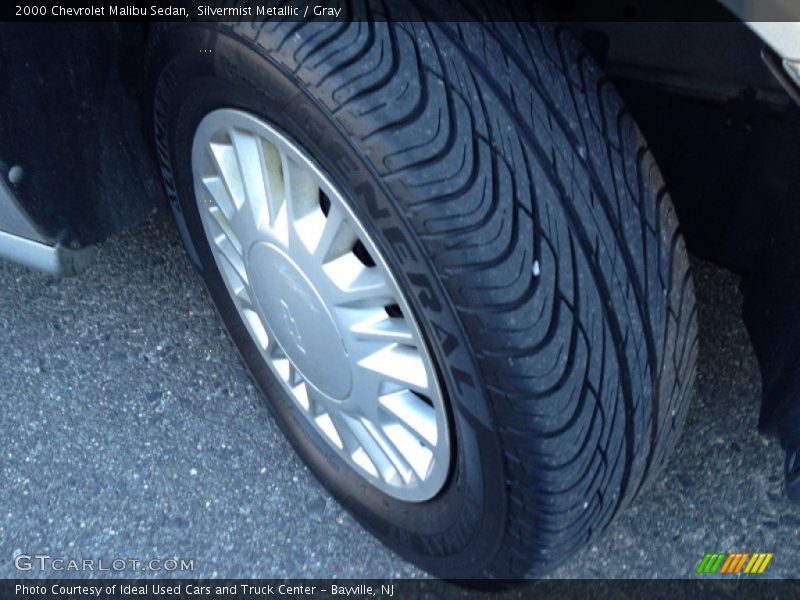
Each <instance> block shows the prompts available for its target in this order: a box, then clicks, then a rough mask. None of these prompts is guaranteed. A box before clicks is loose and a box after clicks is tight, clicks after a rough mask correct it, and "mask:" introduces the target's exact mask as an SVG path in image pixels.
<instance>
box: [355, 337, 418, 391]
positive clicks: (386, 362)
mask: <svg viewBox="0 0 800 600" xmlns="http://www.w3.org/2000/svg"><path fill="white" fill-rule="evenodd" d="M357 364H358V367H360V369H361V371H362V372H363V374H364V380H365V381H368V382H369V383H370V385H371V386H374V387H375V391H376V392H379V390H380V385H381V384H382V383H385V382H394V383H397V384H399V385H402V386H405V387H407V388H408V389H411V390H413V391H415V392H419V393H421V394H424V395H426V396H427V395H429V394H431V389H430V386H429V381H428V373H427V371H426V369H425V362H424V361H423V360H422V357H421V356H420V355H419V352H417V351H416V350H415V349H413V348H408V347H406V346H400V345H398V344H390V345H388V346H384V347H383V348H381V349H380V350H377V351H375V352H373V353H371V354H369V355H367V356H365V357H363V358H362V359H361V360H359V361H358V363H357Z"/></svg>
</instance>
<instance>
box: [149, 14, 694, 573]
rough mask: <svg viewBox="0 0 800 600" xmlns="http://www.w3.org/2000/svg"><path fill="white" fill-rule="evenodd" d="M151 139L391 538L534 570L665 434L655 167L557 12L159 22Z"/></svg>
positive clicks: (309, 456) (637, 479)
mask: <svg viewBox="0 0 800 600" xmlns="http://www.w3.org/2000/svg"><path fill="white" fill-rule="evenodd" d="M149 71H150V85H151V88H152V97H153V127H154V132H155V145H156V149H157V154H158V159H159V162H160V166H161V170H162V173H163V178H164V182H165V188H166V190H167V193H168V195H169V198H170V201H171V203H172V206H173V209H174V212H175V214H176V218H177V222H178V225H179V228H180V229H181V232H182V235H183V238H184V241H185V243H186V245H187V248H188V250H189V254H190V256H191V257H192V260H193V261H194V262H195V264H196V266H197V267H198V269H199V271H200V273H201V274H202V276H203V279H204V281H205V284H206V286H207V288H208V290H209V293H210V295H211V298H212V299H213V301H214V304H215V305H216V308H217V310H218V312H219V314H220V317H221V319H222V321H223V323H224V324H225V326H226V328H227V330H228V332H229V333H230V336H231V338H232V339H233V341H234V342H235V344H236V347H237V349H238V350H239V352H240V354H241V356H242V359H243V361H244V362H245V364H246V365H247V367H248V369H249V370H250V372H251V374H252V376H253V378H254V380H255V381H256V382H257V384H258V386H259V388H260V389H261V390H262V391H263V394H264V397H265V399H266V401H267V403H268V405H269V406H270V408H271V409H272V412H273V414H274V416H275V418H276V420H277V422H278V423H279V424H280V426H281V427H282V429H283V431H284V432H285V433H286V435H287V437H288V438H289V440H290V441H291V442H292V444H293V445H294V447H295V448H296V449H297V451H298V452H299V454H300V455H301V456H302V457H303V458H304V459H305V461H306V462H307V463H308V465H309V466H310V468H311V469H312V470H313V472H314V473H315V474H316V475H317V477H319V479H320V480H321V481H322V482H323V484H324V485H325V486H326V487H327V488H328V489H329V490H330V492H331V493H332V494H333V495H334V496H335V497H336V498H337V499H338V500H339V502H341V503H342V504H343V505H344V506H345V507H346V508H347V509H348V510H349V511H350V512H351V513H352V514H353V515H355V516H356V517H357V518H358V519H359V521H360V522H361V523H362V524H363V525H364V526H365V527H366V528H368V529H369V530H370V531H372V532H373V533H374V534H375V535H376V536H378V537H379V538H380V539H381V540H383V541H384V542H385V543H386V544H387V545H389V546H390V547H391V548H393V549H394V550H396V551H397V552H398V553H400V554H401V555H402V556H404V557H406V558H407V559H409V560H411V561H413V562H415V563H416V564H418V565H420V566H422V567H423V568H425V569H427V570H428V571H430V572H431V573H433V574H436V575H439V576H444V577H451V578H473V577H497V578H514V577H520V576H523V575H538V574H542V573H544V572H546V571H548V570H549V569H551V568H553V567H554V566H555V565H557V564H559V563H560V562H562V561H563V560H564V559H565V558H567V557H568V556H570V555H571V554H572V553H573V552H575V551H576V550H577V549H579V548H581V547H582V546H584V545H585V544H586V543H587V542H588V541H589V540H591V539H593V538H594V537H595V536H596V535H597V534H598V533H600V532H601V531H603V530H604V529H605V528H606V527H607V526H608V525H609V523H610V522H611V521H612V519H613V518H614V516H615V515H617V514H618V512H619V510H620V509H621V508H622V507H623V506H625V505H626V504H627V503H628V502H629V501H630V500H631V499H632V498H633V497H634V496H635V495H636V494H637V493H638V492H639V491H640V489H642V486H643V484H644V482H645V481H646V480H648V479H652V478H653V475H654V474H655V473H656V472H657V470H658V468H659V467H660V466H661V465H662V463H663V462H664V460H665V457H666V455H667V453H668V451H669V450H670V449H671V448H672V447H673V446H674V445H675V443H676V440H677V438H678V435H679V431H680V429H681V425H682V423H683V420H684V417H685V414H686V409H687V405H688V402H689V399H690V396H691V392H692V386H693V379H694V371H695V358H696V348H697V345H696V324H695V302H694V295H693V288H692V280H691V276H690V271H689V262H688V258H687V254H686V251H685V248H684V244H683V241H682V238H681V236H680V234H679V232H678V224H677V220H676V216H675V213H674V210H673V207H672V203H671V201H670V198H669V195H668V194H667V193H666V191H665V188H664V183H663V181H662V179H661V177H660V175H659V171H658V168H657V166H656V164H655V162H654V160H653V158H652V156H651V154H650V152H649V151H648V149H647V146H646V144H645V141H644V140H643V138H642V136H641V134H640V132H639V130H638V129H637V127H636V125H635V123H634V121H633V119H632V118H631V116H630V114H629V113H628V112H627V111H626V109H625V107H624V106H623V105H622V103H621V101H620V99H619V97H618V96H617V94H616V92H615V90H614V88H613V86H612V85H611V83H610V82H609V80H608V79H607V78H606V77H605V76H604V75H603V73H602V72H600V70H599V69H598V67H597V66H596V65H595V63H594V62H593V60H592V59H591V58H590V57H589V56H588V55H587V54H586V53H585V52H584V51H583V50H582V48H581V47H580V45H579V44H578V43H577V42H576V41H575V40H574V39H573V38H572V37H571V35H570V34H569V32H568V31H566V30H563V29H559V28H556V27H553V26H551V25H527V24H516V23H496V24H486V23H461V24H450V23H444V22H437V23H428V24H425V23H391V22H374V23H373V22H353V23H237V24H230V25H223V24H214V25H212V24H192V25H177V26H173V25H164V26H160V27H159V28H157V29H155V30H154V32H153V34H152V39H151V40H150V46H149Z"/></svg>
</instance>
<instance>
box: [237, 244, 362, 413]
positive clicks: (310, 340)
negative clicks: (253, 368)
mask: <svg viewBox="0 0 800 600" xmlns="http://www.w3.org/2000/svg"><path fill="white" fill-rule="evenodd" d="M247 276H248V278H249V280H250V285H251V289H252V290H253V291H254V292H255V296H256V297H255V299H254V301H255V303H256V305H257V306H258V308H259V310H260V312H261V316H262V317H263V318H264V321H265V322H266V323H267V326H268V328H269V330H270V332H271V333H272V335H273V336H274V337H275V338H276V339H277V341H278V344H280V346H281V348H282V349H283V351H284V352H285V353H286V356H287V357H288V358H289V360H290V361H291V362H292V363H293V364H294V366H295V368H296V369H298V370H299V371H300V372H301V373H302V375H303V377H304V378H305V379H306V381H307V382H309V383H311V385H313V386H314V387H315V388H317V389H318V390H319V391H320V392H322V393H323V394H325V395H327V396H329V397H331V398H334V399H336V400H342V399H344V398H346V397H347V396H348V395H349V394H350V390H351V387H352V375H351V372H350V364H349V362H348V359H347V349H346V348H345V345H344V342H343V341H342V336H341V335H340V334H339V329H338V328H337V326H336V323H335V322H334V320H333V317H332V316H331V314H330V312H329V311H328V309H327V307H326V306H325V303H324V302H323V301H322V298H321V297H320V295H319V293H318V292H317V290H316V289H315V288H314V286H313V284H312V283H311V282H310V281H309V279H308V278H307V277H306V276H305V274H304V273H303V271H302V270H301V269H300V267H298V266H297V264H296V263H295V262H294V261H293V260H292V259H291V258H290V257H289V256H288V255H287V254H286V253H285V252H284V251H283V250H281V249H280V248H278V247H277V246H275V245H273V244H271V243H269V242H259V243H257V244H253V246H252V247H251V248H250V252H249V253H248V256H247Z"/></svg>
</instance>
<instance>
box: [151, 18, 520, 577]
mask: <svg viewBox="0 0 800 600" xmlns="http://www.w3.org/2000/svg"><path fill="white" fill-rule="evenodd" d="M199 48H211V49H212V52H210V53H205V54H204V53H201V52H200V51H199ZM150 56H151V58H150V61H149V65H150V78H151V80H150V87H151V92H152V98H153V102H154V104H153V106H154V113H153V114H154V122H153V130H154V132H155V140H154V141H155V145H156V151H157V159H158V161H159V165H160V167H161V171H162V175H163V179H164V182H165V188H166V191H167V194H168V196H169V199H170V202H171V204H172V206H173V209H174V210H175V212H176V216H177V217H178V220H179V223H180V222H181V220H182V221H183V223H185V228H186V232H185V235H186V236H188V238H189V239H188V241H189V242H190V244H191V246H192V248H190V255H191V254H192V253H193V252H194V253H195V254H196V257H197V263H198V265H197V266H198V267H199V269H200V271H201V273H202V275H203V279H204V281H205V284H206V286H207V288H208V290H209V293H210V295H211V297H212V298H213V300H214V303H215V305H216V308H217V311H218V312H219V314H220V317H221V319H222V321H223V323H224V325H225V327H226V328H227V330H228V332H229V333H230V335H231V337H232V338H233V339H234V341H235V342H236V346H237V349H238V351H239V353H240V354H241V356H242V359H243V361H244V363H245V364H246V366H247V368H248V369H249V371H250V372H251V374H252V376H253V378H254V380H255V381H256V383H257V384H258V386H259V387H260V389H261V390H262V391H263V393H264V395H265V397H266V400H267V403H268V405H269V406H270V408H271V409H272V412H273V414H274V416H275V418H276V420H277V421H278V423H279V425H280V426H281V428H282V429H283V430H284V432H285V433H286V435H287V437H288V438H289V440H290V441H291V442H292V444H293V445H294V446H295V448H296V449H297V451H298V452H299V454H300V455H301V456H302V457H303V458H304V459H305V461H306V462H307V464H308V465H309V467H310V468H311V469H312V471H313V472H314V473H315V474H316V475H317V476H318V477H319V478H320V480H321V481H322V482H323V484H324V485H325V486H326V487H327V488H328V489H329V490H330V492H331V493H332V494H333V495H334V497H336V498H337V500H339V502H340V503H342V505H343V506H345V508H347V509H348V510H349V511H350V512H351V513H352V514H353V515H354V516H355V517H356V518H357V519H358V520H359V521H361V522H362V524H364V525H365V526H366V527H367V528H368V529H370V530H371V531H372V532H373V533H374V534H375V535H377V536H378V537H379V538H381V539H382V540H383V541H384V542H386V543H387V544H388V545H390V546H391V547H392V548H393V549H395V550H396V551H397V552H399V553H400V554H401V555H403V556H404V557H406V558H408V559H409V560H412V561H413V562H416V563H417V564H420V565H422V566H423V567H424V568H426V569H427V570H429V571H431V572H432V573H434V574H437V575H442V576H446V577H454V576H464V575H465V574H468V575H471V576H479V575H480V574H481V572H482V571H483V570H484V569H485V568H486V567H487V566H488V565H489V564H490V563H491V559H492V558H493V557H494V556H496V554H497V553H498V551H499V547H500V542H501V540H502V537H503V534H504V531H505V527H506V501H507V500H506V493H505V486H504V477H503V473H504V469H503V458H502V456H503V455H502V452H501V448H500V444H499V441H498V437H497V435H496V433H495V431H494V428H493V424H492V419H491V416H490V415H491V413H490V410H489V406H488V404H487V398H488V396H487V394H486V392H485V390H484V389H483V385H482V382H481V378H480V375H479V371H478V369H477V367H476V363H475V360H474V357H473V356H472V354H471V350H470V347H469V344H468V341H467V339H466V337H465V335H464V333H463V327H462V326H461V324H460V322H459V320H458V318H457V316H456V312H455V309H454V308H453V307H452V305H451V303H450V301H449V299H448V296H447V293H446V292H445V289H444V286H443V284H442V282H441V280H440V278H439V276H438V275H437V274H436V272H435V270H434V269H433V267H432V266H431V264H430V262H429V260H428V257H427V256H426V254H425V252H424V250H423V248H422V245H421V244H420V242H419V239H418V238H417V236H416V235H415V234H414V232H413V230H412V227H411V225H410V224H409V221H408V220H407V219H406V218H405V217H404V215H403V212H402V210H401V207H400V206H399V205H398V202H397V200H395V199H394V198H392V197H391V195H390V194H389V193H388V192H387V191H386V189H385V188H384V187H383V186H382V185H381V183H380V180H379V178H378V177H377V176H376V174H375V172H374V170H373V169H372V168H371V166H370V164H369V161H368V160H367V159H366V158H365V157H364V155H363V153H361V152H360V151H359V149H358V145H357V142H356V141H355V140H354V138H353V137H352V136H351V135H350V134H349V133H348V132H345V131H344V130H343V129H341V128H340V126H339V125H338V124H337V122H336V121H335V119H334V117H333V116H332V115H331V114H330V112H329V111H327V109H325V108H324V107H323V106H322V105H321V104H320V103H318V102H317V101H316V100H315V99H314V97H313V96H312V95H311V94H310V93H309V92H308V89H307V87H306V86H305V85H304V84H303V83H302V82H301V81H300V80H299V79H298V78H297V77H296V76H295V75H292V74H290V73H289V71H288V70H287V69H285V68H283V67H282V65H280V64H279V63H278V62H277V61H276V60H275V59H274V58H271V57H268V56H266V55H265V53H263V52H259V51H258V50H257V49H256V48H254V47H251V46H250V45H249V44H248V43H246V42H245V41H244V40H241V39H237V38H234V37H233V36H231V35H228V34H227V33H226V32H224V31H222V30H219V29H216V28H211V27H205V26H196V25H193V26H186V27H179V28H175V29H170V30H166V31H162V32H160V34H159V35H158V36H157V37H156V39H155V40H154V41H153V42H152V43H151V52H150ZM219 108H235V109H240V110H243V111H246V112H249V113H252V114H254V115H256V116H258V117H260V118H262V119H264V120H266V121H268V122H270V123H271V124H273V125H274V126H276V127H277V128H278V129H280V130H281V131H283V132H285V134H286V135H287V136H288V137H290V138H291V139H293V140H294V141H295V142H296V143H297V144H298V145H299V146H301V147H302V148H304V149H305V150H306V151H307V152H308V154H309V155H310V156H311V157H313V158H314V159H315V161H316V162H317V163H318V164H319V166H320V167H321V168H322V170H323V172H325V173H326V174H327V175H328V176H329V177H330V178H331V180H332V181H333V182H334V183H335V185H336V186H337V187H338V188H339V190H340V191H341V192H342V194H343V196H344V197H345V198H348V199H349V200H350V206H351V208H352V210H353V211H354V212H355V214H356V215H357V216H358V218H359V219H360V220H361V222H362V223H363V225H364V226H365V227H366V228H367V229H368V230H369V232H370V234H371V235H372V237H373V239H374V241H375V243H376V244H377V246H378V247H379V249H380V251H381V253H382V254H383V256H384V257H385V259H386V260H387V263H388V264H389V267H390V269H391V270H392V271H393V273H394V275H395V277H396V279H397V281H398V283H399V285H400V287H401V288H402V289H403V290H404V292H405V295H406V298H407V300H408V302H409V305H410V306H411V307H412V311H413V312H414V313H415V316H416V318H417V321H418V323H419V324H420V327H421V329H422V331H423V334H424V336H425V337H426V340H427V344H428V347H429V349H430V351H431V354H432V355H433V356H434V359H435V361H436V363H437V367H438V371H439V376H440V381H441V385H442V388H443V390H445V391H446V393H445V396H446V398H447V404H448V416H449V419H450V420H451V445H452V446H454V447H455V448H456V451H455V453H454V456H453V457H452V459H451V463H452V465H451V473H450V476H449V478H448V481H447V483H446V484H445V487H444V488H443V490H442V491H441V492H440V493H439V494H438V495H437V496H436V497H434V498H433V499H431V500H429V501H426V502H423V503H408V502H402V501H399V500H396V499H394V498H391V497H389V496H388V495H386V494H384V493H382V492H380V491H379V490H377V489H376V488H374V487H373V486H371V485H370V484H369V483H367V482H366V480H364V479H363V478H362V477H361V476H359V475H358V474H357V473H356V472H355V471H354V470H353V469H352V468H350V467H349V466H348V465H347V464H346V463H345V462H344V461H343V460H342V459H341V458H340V457H339V456H338V454H337V453H336V452H335V451H334V450H333V449H332V448H331V447H330V446H329V444H328V443H327V442H326V441H325V440H324V439H323V438H322V436H321V435H320V434H319V433H318V432H317V431H316V429H315V428H314V427H313V426H312V425H311V423H310V422H309V420H308V419H307V418H306V417H305V416H304V415H303V414H302V412H301V411H300V409H299V408H298V407H297V405H296V404H295V402H294V401H293V400H292V399H291V398H290V397H289V395H288V394H287V393H286V392H285V391H284V389H283V387H282V386H281V384H280V383H279V382H278V380H277V378H276V377H275V376H274V375H273V373H272V371H271V370H270V369H269V367H268V366H267V364H266V363H265V362H264V361H263V359H262V357H261V354H260V352H259V350H258V348H257V347H256V345H255V344H254V343H253V341H252V340H251V338H250V336H249V333H248V331H247V329H246V327H245V326H244V323H243V322H242V321H241V319H240V317H239V316H238V312H237V311H236V309H235V306H234V304H233V301H232V300H231V298H230V296H229V294H228V291H227V288H226V286H225V284H224V282H223V280H222V278H221V276H220V274H219V272H218V270H217V267H216V264H215V261H214V258H213V256H212V254H211V250H210V247H209V245H208V242H207V241H206V237H205V233H204V230H203V226H202V223H201V221H200V216H199V213H198V210H197V205H196V200H195V195H194V187H193V181H192V173H191V147H192V141H193V135H194V131H195V129H196V127H197V125H198V124H199V122H200V121H201V120H202V118H203V117H204V116H205V115H206V114H208V113H209V112H211V111H213V110H215V109H219Z"/></svg>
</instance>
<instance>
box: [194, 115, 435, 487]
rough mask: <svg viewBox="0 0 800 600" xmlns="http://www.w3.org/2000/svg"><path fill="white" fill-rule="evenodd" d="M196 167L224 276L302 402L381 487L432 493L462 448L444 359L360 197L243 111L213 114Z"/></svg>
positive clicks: (335, 444) (280, 376)
mask: <svg viewBox="0 0 800 600" xmlns="http://www.w3.org/2000/svg"><path fill="white" fill-rule="evenodd" d="M192 169H193V172H194V178H195V181H194V183H195V194H196V196H197V203H198V208H199V210H200V216H201V221H202V223H203V227H204V230H205V232H206V235H207V237H208V241H209V245H210V247H211V251H212V254H213V256H214V259H215V261H216V264H217V267H218V268H219V271H220V274H221V275H222V278H223V280H224V282H225V286H226V288H227V289H228V291H229V292H230V295H231V297H232V299H233V300H234V305H235V306H236V309H237V311H238V313H239V315H240V317H241V319H242V321H243V322H244V324H245V326H246V328H247V331H248V332H249V333H250V336H251V337H252V339H253V341H254V343H255V344H256V346H257V347H258V349H259V350H260V352H261V356H262V357H263V360H264V361H265V362H266V364H267V365H268V366H269V368H270V369H271V371H272V372H273V373H274V374H275V377H276V378H277V380H278V381H279V382H280V383H281V384H282V386H283V388H284V390H285V391H286V393H287V394H289V397H290V398H292V400H293V402H294V403H295V406H296V407H297V409H298V410H299V411H300V413H302V414H303V415H304V416H305V417H306V418H307V420H308V422H309V423H310V426H313V428H315V429H316V431H317V432H318V434H319V435H320V436H321V439H323V440H325V441H326V442H327V443H328V444H329V445H330V447H331V448H333V449H335V451H336V452H337V453H338V455H339V456H340V457H341V458H342V459H343V460H344V461H345V462H346V463H347V464H348V465H350V467H351V468H353V469H354V470H355V471H356V472H358V473H359V474H360V475H361V476H362V477H364V478H365V479H366V480H367V481H368V482H369V483H370V484H372V485H374V486H375V487H377V488H378V489H380V490H381V491H382V492H384V493H386V494H389V495H391V496H393V497H396V498H400V499H402V500H405V501H410V502H421V501H425V500H428V499H430V498H432V497H433V496H434V495H436V493H438V492H439V490H440V489H441V487H442V485H444V482H445V480H446V479H447V475H448V472H449V467H450V453H451V451H450V435H449V432H448V425H447V417H446V413H445V406H444V399H443V397H442V392H441V389H440V386H439V383H438V380H437V378H436V376H435V372H436V370H435V368H434V366H433V361H432V358H431V356H430V354H429V351H428V349H427V347H426V345H425V343H424V341H423V337H422V334H421V331H420V328H419V325H418V324H417V323H416V321H415V320H414V319H413V317H412V315H413V312H412V311H411V309H410V307H409V305H408V302H407V300H406V298H405V297H404V296H403V294H402V292H401V291H400V288H399V286H398V284H397V282H396V280H395V279H394V277H393V275H392V272H391V270H390V269H389V266H388V263H387V262H386V259H385V258H384V257H383V256H382V255H381V253H380V252H379V250H378V247H377V245H376V243H375V242H374V241H373V240H372V238H370V236H369V235H368V234H367V232H366V230H365V229H364V227H363V225H362V224H361V222H360V221H359V220H358V218H357V217H356V216H355V214H354V213H353V211H352V210H351V208H350V206H349V205H348V203H347V201H346V200H345V199H344V198H343V197H342V195H341V194H340V193H339V192H338V191H337V189H336V188H335V187H334V186H333V185H332V184H331V182H330V181H329V179H328V178H327V177H326V175H325V174H324V173H323V172H322V171H320V170H319V168H318V167H317V166H316V164H315V162H314V161H313V160H312V159H311V158H309V157H308V155H307V154H306V153H305V152H304V151H303V150H302V149H301V148H300V147H299V146H297V145H296V144H295V143H293V142H292V141H290V140H289V139H288V138H287V137H285V136H284V135H283V134H281V133H280V132H278V131H276V130H275V129H274V128H272V127H271V126H270V125H269V124H267V123H266V122H265V121H262V120H260V119H258V118H256V117H253V116H251V115H248V114H247V113H244V112H241V111H238V110H232V109H221V110H217V111H214V112H212V113H210V114H209V115H207V116H206V118H204V119H203V120H202V121H201V123H200V125H199V126H198V129H197V132H196V134H195V139H194V142H193V147H192Z"/></svg>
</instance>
